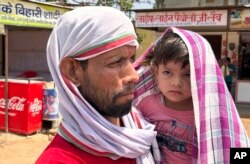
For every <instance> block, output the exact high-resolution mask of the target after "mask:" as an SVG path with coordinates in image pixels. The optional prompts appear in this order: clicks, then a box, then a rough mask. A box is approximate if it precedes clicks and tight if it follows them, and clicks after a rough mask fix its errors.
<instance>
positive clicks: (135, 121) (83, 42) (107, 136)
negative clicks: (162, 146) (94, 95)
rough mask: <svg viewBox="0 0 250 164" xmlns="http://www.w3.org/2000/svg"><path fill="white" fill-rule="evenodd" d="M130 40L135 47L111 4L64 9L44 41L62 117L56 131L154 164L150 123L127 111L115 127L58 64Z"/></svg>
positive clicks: (96, 150)
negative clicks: (84, 95)
mask: <svg viewBox="0 0 250 164" xmlns="http://www.w3.org/2000/svg"><path fill="white" fill-rule="evenodd" d="M123 45H131V46H136V47H138V43H137V40H136V34H135V31H134V27H133V25H132V23H131V21H130V20H129V18H128V17H127V16H126V15H125V14H123V13H122V12H120V11H119V10H116V9H114V8H111V7H80V8H77V9H75V10H73V11H69V12H67V13H65V14H64V15H63V16H62V17H61V18H60V19H59V20H58V22H57V24H56V26H55V27H54V29H53V31H52V33H51V36H50V38H49V41H48V45H47V61H48V65H49V69H50V72H51V74H52V77H53V80H54V81H55V84H56V86H57V88H58V91H59V101H60V105H59V110H60V113H61V115H62V118H63V119H62V122H61V124H60V126H59V130H58V134H59V135H60V136H62V137H63V138H64V139H66V140H67V141H69V142H71V143H72V144H74V145H76V146H77V147H79V148H80V149H82V150H84V151H87V152H89V153H91V154H94V155H98V156H106V157H110V158H112V159H114V160H115V159H118V158H120V157H125V158H136V161H137V163H138V164H142V163H143V164H144V163H154V161H153V158H152V155H151V153H150V150H149V149H150V146H151V144H152V142H153V140H154V139H155V136H156V132H155V131H153V130H154V125H152V124H149V123H148V122H146V121H145V120H144V119H142V118H141V117H140V115H138V113H137V112H136V110H135V109H134V108H133V107H132V111H131V112H130V113H129V114H127V115H125V116H124V117H123V118H122V121H123V124H124V126H125V127H118V126H115V125H113V124H112V123H110V122H109V121H107V120H106V119H105V118H104V117H102V116H101V115H100V114H99V113H98V112H97V111H96V110H95V109H94V107H93V106H91V105H90V104H89V103H88V102H87V101H86V100H85V98H84V97H83V96H82V95H81V94H80V92H79V91H78V88H77V86H75V85H74V84H73V83H72V82H70V81H69V80H68V79H66V78H64V77H63V75H62V74H61V72H60V69H59V65H60V62H61V61H62V59H64V58H66V57H71V58H74V59H75V60H81V61H82V60H87V59H90V58H93V57H95V56H97V55H101V54H102V53H104V52H107V51H110V50H112V49H115V48H118V47H121V46H123Z"/></svg>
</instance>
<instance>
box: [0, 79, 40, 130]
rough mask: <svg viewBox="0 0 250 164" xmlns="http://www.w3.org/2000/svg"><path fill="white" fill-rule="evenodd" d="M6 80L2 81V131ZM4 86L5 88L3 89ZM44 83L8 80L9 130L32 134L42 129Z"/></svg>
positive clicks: (28, 80)
mask: <svg viewBox="0 0 250 164" xmlns="http://www.w3.org/2000/svg"><path fill="white" fill-rule="evenodd" d="M4 83H5V81H4V80H0V89H1V91H0V129H4V128H5V97H4ZM2 86H3V87H2ZM43 86H44V83H43V82H42V81H37V80H30V79H8V99H9V102H8V130H9V131H10V132H15V133H19V134H26V135H27V134H31V133H34V132H36V131H39V130H40V129H41V128H42V100H43Z"/></svg>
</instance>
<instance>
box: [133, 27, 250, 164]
mask: <svg viewBox="0 0 250 164" xmlns="http://www.w3.org/2000/svg"><path fill="white" fill-rule="evenodd" d="M170 32H173V33H176V34H177V35H179V36H180V37H181V38H182V40H183V41H184V42H185V44H186V45H187V48H188V52H189V61H190V73H191V91H192V98H193V107H194V115H195V127H196V134H195V136H194V142H193V145H194V147H193V163H199V164H218V163H229V160H230V148H233V147H250V143H249V138H248V136H247V133H246V130H245V128H244V127H243V124H242V122H241V120H240V117H239V114H238V112H237V109H236V107H235V103H234V101H233V99H232V97H231V94H230V92H229V91H228V89H227V86H226V84H225V82H224V78H223V76H222V73H221V70H220V67H219V66H218V64H217V61H216V58H215V56H214V53H213V51H212V49H211V46H210V44H209V43H208V42H207V40H205V39H204V38H203V37H202V36H200V35H199V34H197V33H195V32H191V31H188V30H183V29H178V28H175V27H171V28H168V29H167V30H166V31H165V32H164V33H163V35H168V33H170ZM159 39H160V38H159ZM156 42H157V41H156ZM153 48H154V45H152V46H151V47H150V48H149V49H148V50H147V51H146V52H145V53H144V54H143V55H142V56H141V57H140V58H138V60H137V61H136V62H135V63H134V66H135V67H136V68H137V69H138V73H139V75H140V81H139V83H138V85H137V91H136V99H135V101H134V104H135V105H136V104H138V102H140V100H141V99H142V98H143V97H145V96H147V95H150V94H152V92H156V90H155V89H154V84H153V77H152V73H151V70H150V68H149V66H143V65H142V64H141V63H142V61H144V59H145V57H146V56H147V55H148V54H150V52H152V50H153Z"/></svg>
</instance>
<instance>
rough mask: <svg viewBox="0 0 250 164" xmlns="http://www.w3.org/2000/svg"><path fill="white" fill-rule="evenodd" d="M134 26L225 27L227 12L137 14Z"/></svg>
mask: <svg viewBox="0 0 250 164" xmlns="http://www.w3.org/2000/svg"><path fill="white" fill-rule="evenodd" d="M135 26H136V27H168V26H199V27H207V26H227V10H200V11H199V10H192V11H165V12H137V13H136V20H135Z"/></svg>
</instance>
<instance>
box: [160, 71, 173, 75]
mask: <svg viewBox="0 0 250 164" xmlns="http://www.w3.org/2000/svg"><path fill="white" fill-rule="evenodd" d="M162 73H163V74H164V75H166V76H170V75H171V72H170V71H163V72H162Z"/></svg>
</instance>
